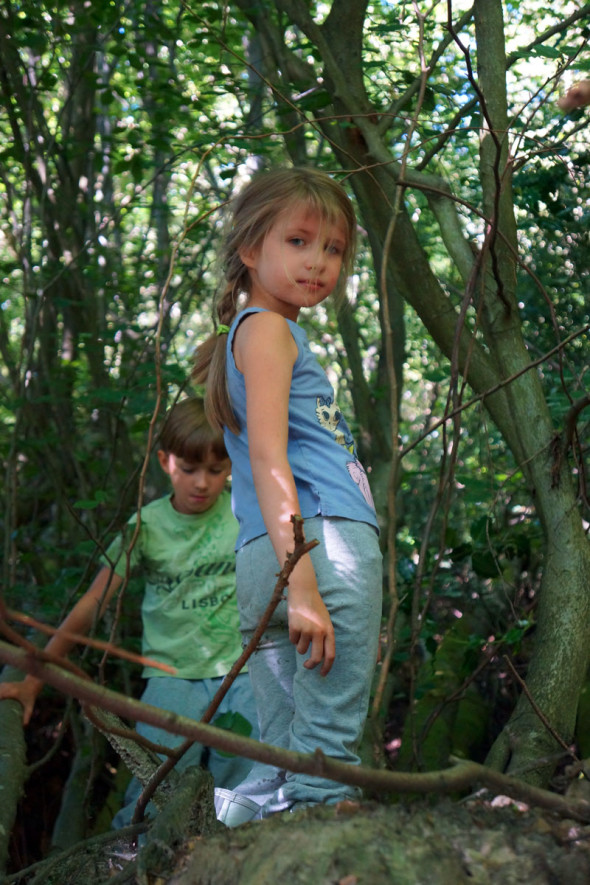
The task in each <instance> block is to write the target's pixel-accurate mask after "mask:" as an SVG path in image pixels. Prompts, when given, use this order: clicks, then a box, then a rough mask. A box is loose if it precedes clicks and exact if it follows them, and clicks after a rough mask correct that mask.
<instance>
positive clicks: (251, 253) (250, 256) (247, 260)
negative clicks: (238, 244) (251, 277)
mask: <svg viewBox="0 0 590 885" xmlns="http://www.w3.org/2000/svg"><path fill="white" fill-rule="evenodd" d="M238 255H239V256H240V260H241V262H242V264H243V265H245V267H254V265H255V264H256V259H257V257H258V249H257V248H256V249H255V248H253V247H250V248H248V249H238Z"/></svg>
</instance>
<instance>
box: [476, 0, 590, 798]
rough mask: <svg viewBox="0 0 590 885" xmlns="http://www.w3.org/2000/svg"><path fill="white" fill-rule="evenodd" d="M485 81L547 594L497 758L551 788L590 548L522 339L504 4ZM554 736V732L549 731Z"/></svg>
mask: <svg viewBox="0 0 590 885" xmlns="http://www.w3.org/2000/svg"><path fill="white" fill-rule="evenodd" d="M474 10H475V25H476V37H477V51H478V56H477V57H478V78H479V87H480V89H481V92H482V116H483V119H484V120H485V127H484V131H483V132H482V138H481V157H480V162H481V180H482V186H483V193H484V211H485V215H486V219H487V221H488V229H487V231H486V246H485V247H484V254H483V258H484V264H483V280H484V284H483V293H482V298H483V310H482V313H481V316H482V322H483V325H484V330H485V336H486V342H487V343H488V346H489V349H490V352H491V355H492V358H493V360H494V362H495V364H496V367H497V371H498V374H499V376H500V377H501V378H509V377H511V376H513V375H516V374H517V373H519V372H520V373H522V374H520V376H519V377H518V378H517V379H516V380H514V381H512V382H511V383H510V385H509V386H507V388H506V390H507V401H508V410H507V414H506V416H505V419H504V420H503V421H502V422H501V423H500V424H499V427H500V430H502V431H504V429H505V426H506V424H507V423H510V424H511V425H512V426H514V427H517V428H518V441H517V445H516V446H514V447H513V452H514V456H515V458H516V459H517V462H518V463H519V464H520V466H521V468H522V470H523V473H524V475H525V477H527V479H528V482H529V485H530V488H531V493H532V496H533V500H534V504H535V507H536V510H537V513H538V515H539V518H540V520H541V523H542V526H543V531H544V535H545V544H546V547H545V567H544V571H543V578H542V583H541V589H540V594H539V608H538V622H537V634H536V642H535V651H534V655H533V657H532V660H531V664H530V668H529V672H528V676H527V690H528V693H529V694H530V697H531V698H532V701H533V703H534V704H535V705H536V706H537V707H538V710H539V711H540V713H541V714H542V716H543V717H545V719H546V720H547V724H545V723H544V722H543V719H542V718H541V717H540V715H539V713H538V712H536V711H535V709H534V708H533V706H532V705H531V702H530V700H529V698H528V697H527V693H523V694H522V695H521V698H520V701H519V703H518V704H517V707H516V709H515V711H514V713H513V715H512V717H511V719H510V721H509V723H508V725H507V726H506V728H505V729H504V731H503V732H502V734H501V735H500V737H499V739H498V741H497V742H496V744H495V745H494V747H493V748H492V750H491V752H490V754H489V759H488V761H489V764H490V765H493V766H494V767H496V768H500V769H502V770H505V769H506V770H508V771H509V772H511V773H515V774H516V773H518V774H519V776H521V777H526V779H527V780H528V781H530V782H533V783H538V784H545V783H547V780H548V778H549V777H550V775H551V773H552V771H553V769H554V766H555V763H554V761H552V759H551V757H552V754H553V753H554V752H555V750H556V749H557V748H559V743H558V741H557V740H556V737H555V735H557V736H559V737H560V738H561V742H562V743H561V746H562V748H563V747H565V746H567V745H568V744H569V743H570V742H571V740H572V737H573V733H574V727H575V719H576V709H577V701H578V697H579V694H580V690H581V688H582V685H583V682H584V679H585V676H586V671H587V667H588V660H589V652H590V594H589V593H588V587H589V585H590V546H589V544H588V540H587V538H586V536H585V533H584V529H583V525H582V520H581V517H580V514H579V511H578V505H577V502H576V496H575V493H574V488H573V484H572V481H571V476H570V471H569V468H568V466H567V455H568V452H567V444H566V443H564V439H563V434H564V433H565V429H562V432H561V435H560V434H558V433H557V432H556V431H555V430H554V428H553V425H552V422H551V417H550V415H549V410H548V406H547V402H546V400H545V397H544V392H543V389H542V386H541V382H540V380H539V376H538V374H537V373H536V372H535V371H526V370H527V367H528V366H529V365H530V359H529V356H528V353H527V350H526V347H525V344H524V341H523V339H522V332H521V325H520V320H519V317H518V305H517V298H516V291H515V256H516V255H517V254H518V243H517V239H516V226H515V223H514V215H513V210H512V194H511V167H510V162H509V145H508V115H507V103H506V81H505V76H504V72H505V70H506V59H505V55H504V45H505V44H504V34H503V19H502V3H501V0H479V2H478V3H476V4H475V7H474ZM548 726H550V728H551V729H553V731H554V733H555V734H552V733H551V731H550V730H549V727H548Z"/></svg>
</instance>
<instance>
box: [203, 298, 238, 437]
mask: <svg viewBox="0 0 590 885" xmlns="http://www.w3.org/2000/svg"><path fill="white" fill-rule="evenodd" d="M235 293H236V289H235V286H234V285H233V284H232V285H229V284H228V285H227V287H226V289H225V291H224V293H223V295H222V296H221V298H220V299H219V302H218V304H217V316H218V318H219V325H218V327H217V331H216V332H214V333H213V335H210V336H209V338H207V339H206V340H205V341H204V342H203V343H202V344H201V345H200V346H199V347H198V348H197V350H196V352H195V356H194V364H193V370H192V372H191V378H192V381H193V383H194V384H200V385H203V386H204V387H205V396H204V402H205V415H206V416H207V421H208V422H209V424H211V426H212V427H223V426H226V427H228V428H229V430H231V431H232V433H239V431H240V425H239V422H238V420H237V418H236V416H235V414H234V410H233V409H232V406H231V402H230V398H229V393H228V389H227V375H226V355H225V350H226V345H227V331H226V329H228V328H229V326H231V323H232V320H233V319H234V317H235V316H236V314H237V306H236V297H235Z"/></svg>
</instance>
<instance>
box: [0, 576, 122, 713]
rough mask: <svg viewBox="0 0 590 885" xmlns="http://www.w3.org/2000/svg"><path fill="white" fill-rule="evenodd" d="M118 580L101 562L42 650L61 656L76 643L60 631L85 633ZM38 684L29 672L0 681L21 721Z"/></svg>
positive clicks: (0, 695)
mask: <svg viewBox="0 0 590 885" xmlns="http://www.w3.org/2000/svg"><path fill="white" fill-rule="evenodd" d="M122 583H123V578H120V577H119V575H117V574H115V573H114V572H113V570H112V569H110V568H107V567H106V566H103V567H102V568H101V569H100V571H99V572H98V574H97V575H96V577H95V579H94V581H93V582H92V584H91V585H90V587H89V588H88V590H87V591H86V593H85V594H84V596H82V597H81V599H79V600H78V602H77V603H76V605H75V606H74V608H73V609H72V610H71V612H70V613H69V615H68V616H67V617H66V618H65V619H64V621H63V622H62V623H61V624H60V626H59V629H58V631H57V633H55V634H54V635H53V636H52V637H51V639H50V640H49V642H48V643H47V645H46V646H45V651H47V652H50V653H51V654H52V655H54V656H55V657H57V658H65V657H66V655H67V654H68V652H70V651H71V650H72V648H73V647H74V645H75V644H76V643H75V641H74V640H73V639H70V638H68V637H67V636H65V635H64V633H66V632H67V633H79V634H82V635H86V633H88V632H89V630H90V628H91V627H92V625H93V624H94V623H95V621H97V620H98V619H99V618H101V617H102V615H103V614H104V612H105V610H106V608H107V606H108V604H109V602H110V601H111V599H112V598H113V595H114V593H115V592H116V591H117V590H118V589H119V587H120V586H121V584H122ZM62 631H63V632H62ZM42 687H43V680H42V679H38V678H37V677H36V676H32V675H31V674H27V675H26V676H25V678H24V679H23V680H22V681H21V682H0V700H6V699H8V698H11V699H13V700H16V701H19V702H20V704H21V705H22V707H23V724H24V725H28V723H29V721H30V719H31V715H32V713H33V708H34V706H35V701H36V700H37V695H38V694H39V692H40V691H41V689H42Z"/></svg>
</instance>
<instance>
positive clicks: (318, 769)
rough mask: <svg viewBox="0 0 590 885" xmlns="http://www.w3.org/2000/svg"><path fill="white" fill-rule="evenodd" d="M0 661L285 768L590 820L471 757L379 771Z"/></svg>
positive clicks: (15, 657)
mask: <svg viewBox="0 0 590 885" xmlns="http://www.w3.org/2000/svg"><path fill="white" fill-rule="evenodd" d="M0 660H1V661H3V662H5V663H8V664H11V665H12V666H14V667H18V668H19V669H20V670H27V671H29V672H33V674H34V675H35V676H38V677H39V678H40V679H43V680H44V681H46V682H48V683H49V684H50V685H53V686H54V687H55V688H57V689H59V690H60V691H62V692H64V693H65V694H70V695H72V696H73V697H77V698H78V699H80V700H84V701H85V702H86V703H90V704H93V705H96V706H101V707H103V708H104V709H107V710H110V711H112V712H114V713H116V714H117V715H119V716H124V717H129V718H132V719H136V720H140V721H141V722H148V723H150V724H152V725H156V726H157V727H158V728H163V729H164V730H166V731H170V732H173V733H174V734H180V735H184V736H185V737H190V738H192V739H193V740H198V741H200V742H201V743H203V744H206V745H207V746H210V747H216V748H217V749H219V750H223V751H225V752H228V753H236V754H238V755H240V756H245V757H246V758H248V759H253V760H255V761H258V762H266V763H269V764H270V765H275V766H277V767H279V768H286V769H288V770H289V771H294V772H305V773H307V774H311V775H314V776H316V777H327V778H329V779H330V780H335V781H338V782H340V783H343V784H351V785H353V786H358V787H364V788H366V789H369V790H374V791H381V792H388V793H421V794H423V795H427V794H431V793H435V794H436V793H442V794H449V793H450V794H452V793H457V792H460V791H462V790H466V789H471V788H473V787H475V786H476V785H479V786H484V787H487V788H488V789H490V790H496V791H499V792H501V793H502V794H503V795H507V796H511V797H512V798H514V799H519V800H521V801H524V802H529V803H531V804H534V805H538V806H539V807H542V808H548V809H550V810H552V811H554V812H555V813H556V814H559V815H561V816H563V817H570V818H573V819H575V820H579V821H583V822H585V823H588V822H590V803H588V802H585V801H584V800H577V801H569V800H568V799H566V798H565V797H563V796H560V795H558V794H556V793H550V792H549V791H548V790H542V789H539V788H538V787H533V786H530V785H529V784H526V783H524V781H520V780H517V779H516V778H514V777H510V776H508V775H505V774H501V773H500V772H498V771H493V770H492V769H490V768H486V767H485V766H483V765H479V764H477V763H475V762H465V761H458V760H454V759H452V760H451V762H452V763H454V764H453V767H451V768H448V769H443V770H441V771H432V772H428V773H421V774H411V773H410V774H408V773H406V772H392V771H381V770H377V769H372V768H366V767H364V766H361V765H358V766H357V765H349V764H347V763H346V762H338V761H337V760H335V759H331V758H329V757H328V756H324V754H323V753H322V752H321V751H319V750H318V751H316V752H315V753H314V754H313V755H311V756H310V755H305V754H303V753H294V752H293V751H291V750H284V749H281V748H279V747H273V746H271V745H270V744H263V743H260V742H259V741H255V740H252V739H251V738H246V737H241V736H240V735H237V734H232V733H231V732H229V731H226V730H225V729H222V728H215V727H214V726H212V725H206V724H205V723H203V722H195V721H194V720H193V719H189V718H188V717H186V716H178V715H176V714H174V713H168V712H166V711H164V710H160V709H159V708H158V707H154V706H151V705H149V704H143V703H141V702H140V701H135V700H133V699H131V698H128V697H125V696H123V695H120V694H118V693H117V692H114V691H111V690H110V689H107V688H101V687H99V686H97V685H95V684H94V683H91V682H86V681H84V680H81V679H79V678H77V677H75V676H73V675H72V674H71V673H68V672H67V671H66V670H62V669H60V668H58V667H55V666H54V665H42V664H40V663H39V661H37V660H35V659H31V658H30V656H28V655H27V654H26V652H23V651H22V649H16V648H14V647H13V646H10V645H8V644H7V643H5V642H0Z"/></svg>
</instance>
